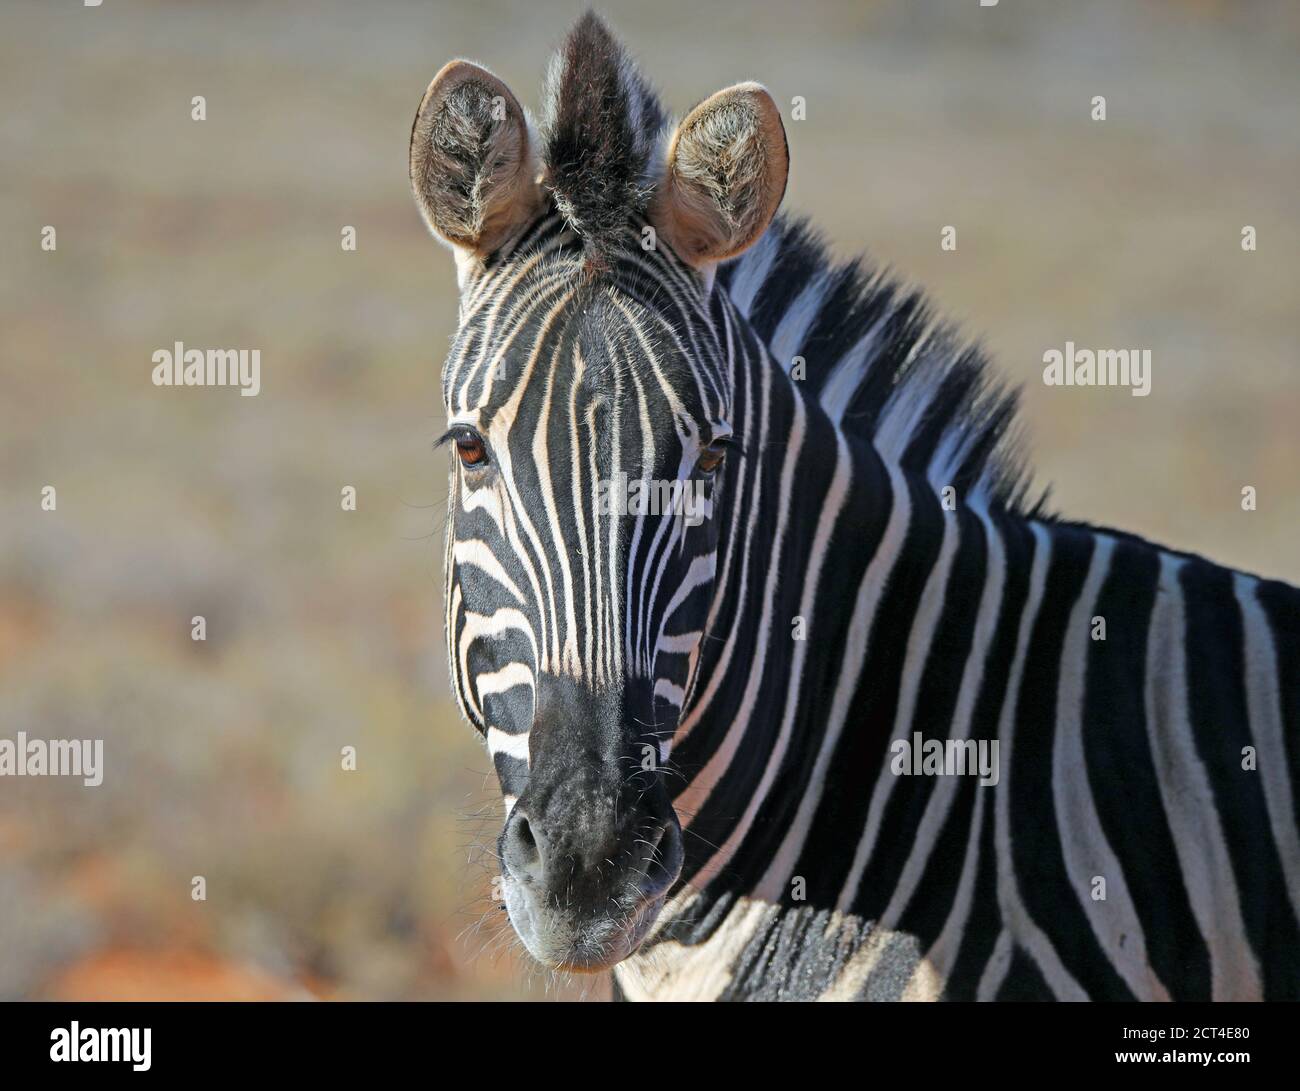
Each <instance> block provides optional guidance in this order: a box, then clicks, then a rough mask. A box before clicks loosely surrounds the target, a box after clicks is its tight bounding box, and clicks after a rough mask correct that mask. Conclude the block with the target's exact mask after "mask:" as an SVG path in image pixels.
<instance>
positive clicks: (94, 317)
mask: <svg viewBox="0 0 1300 1091" xmlns="http://www.w3.org/2000/svg"><path fill="white" fill-rule="evenodd" d="M581 10H582V5H580V4H579V3H577V2H567V0H566V2H562V3H542V2H535V0H509V2H505V0H475V2H473V3H462V4H454V5H453V4H441V3H432V2H415V0H405V2H403V0H390V2H378V0H368V2H367V3H365V4H357V3H349V2H345V0H334V2H306V0H303V2H298V3H283V2H282V3H253V2H222V3H216V2H215V0H214V2H212V3H197V2H184V3H183V2H172V3H162V2H154V3H150V2H145V0H104V3H103V4H102V6H101V7H98V8H85V7H83V5H82V3H81V0H65V2H59V3H54V2H49V0H45V2H24V0H6V2H5V4H4V6H3V10H2V12H0V101H2V102H3V103H4V105H3V107H0V231H2V232H3V239H4V248H3V257H2V258H0V369H2V375H0V380H2V381H0V467H2V473H0V737H6V738H13V737H14V736H15V735H16V733H17V732H18V731H26V732H28V733H29V734H31V735H34V736H38V737H42V738H49V737H70V738H83V737H91V738H102V739H103V740H104V748H105V778H104V783H103V785H102V786H101V787H98V788H93V789H92V788H85V787H82V786H81V784H80V782H79V781H71V780H60V779H53V778H37V779H32V778H21V779H20V778H13V777H6V778H3V779H0V998H4V999H11V998H21V997H31V998H67V999H91V998H155V999H171V998H195V999H220V998H243V999H259V998H287V997H313V996H314V997H321V998H374V999H380V998H385V999H466V998H510V997H530V998H538V999H540V998H548V997H549V998H553V997H586V998H598V997H603V996H605V995H607V992H608V982H607V981H604V980H601V979H599V978H597V979H587V980H579V981H576V982H562V981H561V982H556V981H551V980H550V979H549V978H547V977H546V976H545V975H541V974H539V973H538V972H536V971H534V970H533V969H531V968H530V966H529V964H528V962H527V961H526V959H522V958H521V957H520V956H518V955H517V954H516V953H515V952H514V950H513V949H512V948H513V944H512V942H511V941H512V937H513V934H512V933H510V932H509V931H508V930H507V931H505V932H502V930H501V924H502V922H503V915H499V914H497V913H496V912H494V911H493V907H492V904H491V902H490V901H489V900H488V898H487V893H488V877H489V875H490V874H491V873H492V870H493V868H494V866H495V861H494V860H493V859H492V858H491V856H490V855H489V854H487V853H486V852H485V849H490V848H491V847H492V843H493V841H494V839H495V836H496V833H497V821H498V819H497V817H496V816H497V814H498V813H499V810H498V804H497V792H496V787H495V782H494V779H493V778H492V776H491V772H490V771H491V766H490V763H489V762H488V761H487V759H486V757H485V755H484V754H483V752H482V751H481V750H480V748H479V746H478V744H477V742H476V740H475V737H474V735H473V733H472V732H471V730H470V729H469V727H468V726H466V725H465V724H464V723H463V722H461V720H460V719H459V716H458V714H457V712H456V711H455V709H454V707H453V706H452V704H451V702H450V695H449V691H448V688H447V678H446V666H445V655H446V653H445V650H444V646H443V641H442V633H441V625H442V608H441V603H440V601H439V600H440V594H441V566H442V558H441V546H442V523H443V519H444V518H445V488H446V467H447V462H446V458H447V456H446V455H445V454H442V453H439V454H437V455H435V454H433V453H432V452H431V450H430V443H431V441H432V440H433V439H434V438H435V437H436V436H437V435H438V434H439V433H440V432H441V430H442V427H443V424H442V422H443V416H442V411H441V407H440V402H439V396H438V381H437V380H438V372H439V367H440V363H441V359H442V355H443V353H444V352H445V350H446V347H447V343H448V338H449V336H450V335H451V333H452V330H453V325H454V322H455V316H456V303H455V280H454V276H453V272H452V265H451V260H450V256H449V255H448V253H447V252H446V251H444V250H442V249H441V248H440V247H439V246H438V245H437V244H435V243H434V242H433V241H432V240H431V239H430V238H429V237H427V236H426V234H425V232H424V230H423V228H422V226H421V224H420V221H419V219H418V217H417V215H416V212H415V209H414V206H413V203H412V200H411V197H410V194H409V191H408V188H407V179H406V152H407V140H408V136H409V131H410V124H411V118H412V115H413V113H414V110H415V106H416V104H417V103H418V101H419V99H420V96H421V94H422V92H423V90H424V88H425V86H426V84H427V83H428V81H429V79H430V78H431V77H432V75H433V73H434V72H435V71H437V69H438V68H439V67H440V66H441V65H442V64H443V63H444V62H445V61H447V60H448V59H450V58H452V57H455V56H468V57H471V58H474V59H476V60H479V61H481V62H483V63H485V64H487V65H488V66H489V67H491V68H493V70H494V71H496V72H497V73H498V74H499V75H500V76H502V77H503V78H504V79H505V80H506V81H507V83H509V84H510V85H511V86H512V87H513V88H514V90H515V92H516V93H517V94H518V95H519V97H520V98H521V100H522V101H523V102H524V103H525V104H526V105H529V106H532V107H535V106H536V105H537V102H538V95H537V89H538V88H539V86H540V82H541V74H542V71H543V66H544V63H545V61H546V59H547V57H548V56H549V53H550V51H551V50H552V49H553V48H554V47H555V46H556V45H557V44H558V42H559V40H560V39H561V38H562V36H563V34H564V32H565V31H566V29H567V28H568V26H569V25H570V24H571V22H572V21H573V20H574V19H575V18H576V16H577V15H578V14H579V13H580V11H581ZM599 10H601V11H602V12H603V13H604V14H606V15H607V16H608V17H609V18H610V20H611V22H612V24H613V26H614V28H615V30H616V31H617V32H619V33H620V34H621V35H622V36H623V38H624V40H625V41H626V42H627V43H628V44H629V46H630V47H631V48H632V49H633V51H634V52H635V53H636V54H637V55H638V56H639V58H640V60H641V63H642V66H643V68H644V69H645V71H646V72H647V74H648V75H649V76H650V77H651V79H652V80H653V81H654V82H655V83H656V84H657V85H658V86H659V87H660V89H661V90H662V91H663V93H664V98H665V100H666V102H667V103H668V104H669V105H670V107H671V108H673V109H674V110H676V111H677V112H678V113H680V112H682V111H684V110H686V109H688V108H689V107H690V106H691V105H693V104H694V103H695V102H696V101H698V100H699V99H700V98H702V97H704V96H705V95H707V94H709V93H710V92H712V91H714V90H716V89H718V88H720V87H722V86H724V85H726V84H729V83H732V82H735V81H737V80H741V79H751V78H752V79H758V80H760V81H762V82H764V83H765V84H766V85H767V86H768V87H769V88H771V89H772V91H773V92H774V94H775V96H776V98H777V100H778V102H781V103H782V104H788V103H789V102H790V100H791V98H792V97H794V96H796V95H801V96H804V98H805V99H806V101H807V120H805V121H801V122H794V123H788V132H789V137H790V145H791V159H792V175H791V183H790V188H789V191H788V194H787V197H786V207H787V208H788V209H792V210H797V211H801V212H805V213H808V214H811V215H812V216H813V217H814V218H815V219H816V220H817V221H819V222H820V224H821V225H822V226H823V227H824V229H825V231H826V233H827V234H828V236H829V237H830V238H831V239H832V240H833V242H834V245H835V248H836V250H837V251H838V252H839V253H840V254H842V255H848V254H851V253H854V252H857V251H860V250H863V249H869V250H870V251H871V252H872V253H873V254H874V255H875V257H876V258H878V259H880V260H882V261H885V262H888V263H889V264H891V265H892V266H894V267H895V268H896V269H897V270H898V271H899V272H900V273H901V274H902V275H904V276H906V277H907V278H908V279H910V280H913V281H916V282H919V283H922V284H924V285H926V286H927V287H928V288H929V290H930V292H931V294H932V297H933V299H934V301H935V302H936V303H937V304H938V305H939V307H940V308H941V309H942V310H944V311H945V312H946V313H947V314H949V315H950V316H952V317H953V318H955V319H957V320H958V321H960V322H961V323H963V325H964V328H965V329H966V330H967V332H968V333H970V334H971V335H972V336H976V337H979V338H981V339H982V340H983V341H984V343H985V344H986V345H987V346H988V348H989V349H990V350H991V352H992V354H993V355H994V357H995V358H996V359H997V360H998V362H999V363H1000V365H1001V367H1002V369H1003V370H1004V372H1005V373H1006V374H1007V375H1008V376H1009V377H1010V378H1012V379H1013V380H1015V381H1017V382H1023V383H1025V384H1026V389H1025V420H1026V424H1027V425H1028V427H1029V430H1030V435H1031V437H1032V440H1033V450H1034V453H1035V464H1036V467H1037V479H1038V481H1039V483H1040V484H1047V483H1051V484H1052V485H1053V488H1054V502H1055V505H1056V506H1057V507H1058V508H1059V509H1060V510H1063V511H1065V512H1068V513H1070V514H1071V515H1073V516H1075V517H1078V518H1083V519H1088V520H1091V521H1095V522H1100V523H1109V524H1113V525H1118V526H1121V527H1124V528H1127V529H1130V530H1134V531H1137V532H1140V533H1143V534H1146V535H1148V536H1151V537H1153V538H1155V539H1156V540H1158V541H1163V542H1167V543H1170V544H1175V545H1178V546H1180V547H1182V548H1185V549H1189V550H1193V551H1198V552H1203V553H1206V554H1208V555H1210V556H1212V557H1214V558H1215V559H1218V560H1221V561H1224V562H1227V563H1230V564H1232V565H1236V566H1239V567H1243V568H1246V569H1248V570H1251V571H1256V572H1259V573H1261V574H1265V575H1270V576H1278V577H1283V578H1287V579H1290V580H1292V581H1300V549H1298V548H1297V542H1298V541H1300V538H1298V537H1297V527H1298V526H1300V490H1298V489H1297V481H1298V478H1300V475H1298V473H1297V471H1298V470H1300V428H1298V427H1297V425H1296V421H1297V420H1298V419H1300V366H1298V364H1297V333H1298V332H1300V330H1298V329H1297V325H1298V321H1297V314H1298V313H1300V308H1298V307H1297V303H1298V302H1300V298H1298V297H1300V288H1298V284H1297V277H1296V264H1297V254H1300V247H1298V246H1297V243H1298V242H1300V239H1297V219H1296V207H1295V203H1296V198H1297V194H1300V139H1298V137H1300V131H1298V130H1300V116H1298V111H1297V103H1298V102H1300V66H1298V65H1297V64H1296V56H1297V47H1298V46H1300V6H1297V5H1296V4H1295V3H1294V2H1293V0H1276V2H1263V0H1231V2H1230V0H1223V2H1211V0H1145V2H1141V0H1112V2H1105V3H1103V2H1097V3H1093V2H1084V0H1072V2H1069V3H1066V2H1064V0H1062V2H1052V3H1044V2H1042V0H1034V2H1032V3H1031V2H1030V0H1001V2H1000V3H998V4H997V5H996V6H995V7H993V8H981V7H980V6H979V3H978V0H946V2H940V0H929V2H920V0H894V2H885V0H881V2H865V0H857V2H849V0H845V2H841V3H826V2H811V0H809V2H805V3H799V4H790V3H787V2H784V0H763V2H759V3H751V2H745V3H741V2H739V0H735V2H722V0H713V2H711V3H708V4H700V3H698V2H697V0H658V2H656V3H655V4H645V3H635V2H609V3H604V4H602V5H600V6H599ZM195 95H203V96H204V97H205V98H206V102H207V120H206V121H202V122H196V121H193V120H191V116H190V114H191V99H192V97H193V96H195ZM1094 95H1104V96H1105V97H1106V100H1107V113H1108V120H1106V121H1105V122H1104V123H1098V122H1094V121H1092V120H1091V119H1090V116H1089V114H1090V110H1091V106H1090V102H1091V99H1092V97H1093V96H1094ZM949 224H951V225H954V226H956V227H957V229H958V249H957V251H956V252H951V253H945V252H943V251H941V250H940V247H939V235H940V230H941V228H942V227H943V226H944V225H949ZM1247 224H1249V225H1252V226H1254V227H1255V228H1256V229H1257V231H1258V237H1259V244H1258V251H1257V252H1256V253H1243V251H1242V250H1241V247H1240V233H1241V229H1242V227H1243V225H1247ZM45 225H52V226H54V227H55V228H56V230H57V250H56V251H54V252H44V251H42V250H41V248H40V235H41V230H42V228H43V227H44V226H45ZM345 226H353V227H355V229H356V233H357V249H356V251H355V252H344V251H343V250H342V249H341V247H340V232H341V230H342V229H343V228H344V227H345ZM1067 339H1069V340H1073V341H1075V342H1076V343H1077V344H1078V345H1080V346H1090V347H1125V346H1142V347H1150V348H1151V349H1152V351H1153V357H1154V367H1153V383H1152V393H1151V395H1150V396H1149V397H1147V398H1134V397H1131V396H1130V395H1129V393H1128V392H1127V391H1124V390H1115V389H1093V390H1081V389H1071V390H1061V389H1052V388H1046V387H1044V386H1043V385H1042V382H1041V378H1040V376H1041V371H1042V354H1043V352H1044V351H1045V350H1046V349H1048V348H1052V347H1062V346H1063V345H1064V342H1065V341H1066V340H1067ZM177 340H180V341H184V342H185V343H186V344H187V345H191V346H201V347H237V348H238V347H247V348H259V349H260V350H261V356H262V391H261V394H260V395H259V396H258V397H255V398H243V397H240V396H239V395H238V392H237V391H236V390H234V389H229V388H227V389H188V390H185V389H182V390H176V389H165V388H163V389H159V388H155V387H154V386H153V385H151V383H150V373H151V371H152V367H153V365H152V361H151V358H150V357H151V354H152V353H153V351H154V350H155V349H158V348H163V347H166V348H170V347H171V345H172V344H173V342H174V341H177ZM49 484H52V485H54V486H55V487H56V488H57V495H58V507H57V510H56V511H54V512H43V511H42V510H41V507H40V492H41V489H42V487H43V486H45V485H49ZM1244 484H1250V485H1254V486H1255V487H1256V488H1257V489H1258V495H1259V508H1258V510H1257V511H1255V512H1252V513H1244V512H1242V510H1241V507H1240V490H1241V487H1242V485H1244ZM345 485H352V486H354V487H355V488H356V490H357V498H358V499H357V510H356V511H355V512H344V511H342V510H341V509H340V503H339V499H340V490H341V489H342V487H343V486H345ZM200 614H201V615H203V616H205V617H206V619H207V640H206V642H203V643H197V642H194V641H192V640H191V638H190V627H191V622H190V619H191V618H192V617H193V616H195V615H200ZM344 746H355V747H356V748H357V754H358V758H357V770H356V771H355V772H344V771H343V770H342V769H341V768H340V757H339V755H340V750H341V748H342V747H344ZM200 875H201V876H203V877H204V878H205V879H206V883H207V899H206V901H202V902H195V901H193V900H191V897H190V892H191V880H192V878H193V877H194V876H200Z"/></svg>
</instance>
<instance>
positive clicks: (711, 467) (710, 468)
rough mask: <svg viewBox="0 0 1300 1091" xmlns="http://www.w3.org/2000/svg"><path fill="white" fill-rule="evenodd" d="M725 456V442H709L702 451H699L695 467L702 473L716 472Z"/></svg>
mask: <svg viewBox="0 0 1300 1091" xmlns="http://www.w3.org/2000/svg"><path fill="white" fill-rule="evenodd" d="M726 457H727V446H726V444H725V443H710V444H709V445H708V446H707V447H705V448H704V450H703V451H701V452H700V457H699V460H698V461H697V462H696V463H695V466H696V468H697V469H698V470H699V471H700V473H702V474H712V473H716V472H717V469H718V467H719V466H721V465H722V460H723V459H725V458H726Z"/></svg>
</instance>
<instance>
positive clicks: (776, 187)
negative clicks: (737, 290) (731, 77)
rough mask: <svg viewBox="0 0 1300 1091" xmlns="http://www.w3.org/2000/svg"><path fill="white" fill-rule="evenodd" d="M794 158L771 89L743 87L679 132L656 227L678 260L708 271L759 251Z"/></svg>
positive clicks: (721, 95) (659, 196)
mask: <svg viewBox="0 0 1300 1091" xmlns="http://www.w3.org/2000/svg"><path fill="white" fill-rule="evenodd" d="M789 172H790V156H789V151H788V149H787V147H786V142H785V126H784V125H782V124H781V112H780V111H779V110H778V109H777V106H776V103H775V102H773V101H772V96H771V95H770V94H768V92H767V89H766V88H764V87H762V86H760V85H759V84H757V83H738V84H736V85H735V86H734V87H728V88H726V89H725V90H723V91H719V92H718V93H717V94H716V95H712V96H711V97H709V98H707V99H705V100H704V101H703V102H702V103H700V104H699V105H698V106H697V107H695V109H694V110H692V111H691V112H690V113H689V114H687V115H686V119H685V120H684V121H683V122H682V123H681V124H680V125H679V126H677V131H676V132H675V133H673V137H672V141H671V143H670V144H669V146H668V154H667V158H666V162H665V165H664V176H663V179H662V181H661V183H660V185H659V188H658V191H657V193H656V195H655V199H654V201H653V202H652V204H651V208H650V222H651V223H652V224H653V225H654V228H655V231H656V232H658V234H659V235H660V236H662V237H663V238H665V239H666V240H667V241H668V243H669V245H670V246H672V248H673V250H675V251H676V252H677V255H678V256H679V257H680V258H681V259H682V260H683V261H685V262H687V263H688V264H689V265H693V266H695V267H696V268H697V269H701V270H707V269H709V268H711V267H712V266H713V265H715V264H717V263H718V262H720V261H725V260H727V259H728V258H733V257H735V256H736V255H737V254H739V253H741V252H742V251H744V250H746V249H748V248H749V247H751V246H753V245H754V243H756V242H757V241H758V239H759V238H760V237H761V236H762V234H763V232H764V231H765V230H767V225H768V224H769V223H771V222H772V217H773V216H774V215H776V209H777V206H778V205H780V203H781V198H782V196H784V194H785V182H786V178H787V176H788V175H789Z"/></svg>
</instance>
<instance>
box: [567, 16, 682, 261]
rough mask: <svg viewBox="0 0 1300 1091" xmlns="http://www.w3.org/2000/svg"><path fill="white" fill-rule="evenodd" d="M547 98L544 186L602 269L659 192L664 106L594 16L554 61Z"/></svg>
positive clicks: (582, 23)
mask: <svg viewBox="0 0 1300 1091" xmlns="http://www.w3.org/2000/svg"><path fill="white" fill-rule="evenodd" d="M544 97H545V101H544V106H543V111H542V159H543V163H544V166H545V170H544V184H545V185H546V186H547V188H548V189H550V190H551V192H552V194H553V196H554V199H555V205H556V208H557V209H559V211H560V214H561V215H562V216H564V218H565V219H566V220H567V221H568V223H569V225H570V226H571V227H572V228H573V229H574V230H575V231H576V232H577V234H578V235H579V236H580V237H581V238H582V240H583V243H584V245H585V247H586V250H587V253H588V259H589V262H591V263H592V264H594V265H597V266H601V265H604V264H606V263H607V260H608V258H609V256H610V254H611V253H612V252H613V251H615V250H616V249H618V248H620V247H621V246H623V245H624V244H625V242H626V225H627V222H628V220H629V218H632V217H635V216H637V215H639V214H641V213H643V212H644V211H645V208H646V205H647V204H648V203H649V200H650V197H651V195H652V194H653V192H654V185H655V180H656V175H657V167H658V166H659V158H660V157H659V143H660V135H661V132H662V130H663V128H664V124H665V121H666V117H665V114H664V109H663V106H662V105H661V104H660V102H659V98H658V96H657V95H656V94H655V92H654V91H653V90H652V89H651V87H650V85H649V83H647V82H646V80H645V79H644V77H642V75H641V73H640V72H639V71H637V68H636V66H635V65H634V64H633V63H632V61H631V59H630V58H629V57H628V55H627V53H626V51H625V50H624V49H623V47H622V46H621V45H620V44H619V42H618V40H617V39H616V38H615V37H614V36H613V34H611V33H610V31H609V28H608V27H606V26H605V24H604V23H603V22H601V20H600V19H599V17H597V16H596V15H595V13H594V12H591V11H588V12H587V13H586V14H585V15H583V16H582V18H581V19H579V20H578V22H577V24H576V25H575V26H574V28H573V30H572V31H570V32H569V36H568V38H567V39H566V40H565V43H564V45H563V46H562V47H561V48H560V50H559V52H557V53H556V54H555V56H554V57H553V58H552V60H551V63H550V66H549V68H548V69H547V74H546V86H545V92H544Z"/></svg>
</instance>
